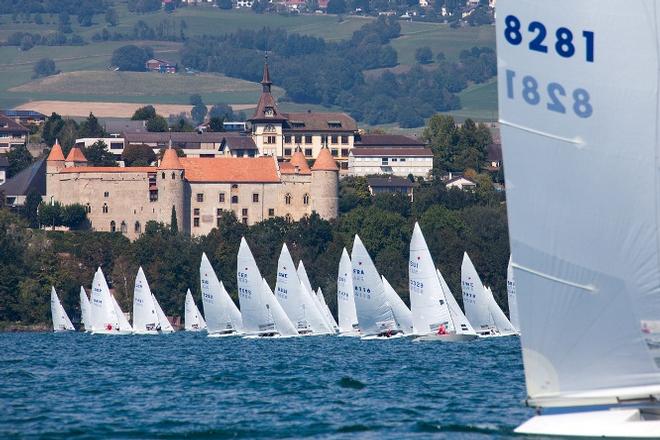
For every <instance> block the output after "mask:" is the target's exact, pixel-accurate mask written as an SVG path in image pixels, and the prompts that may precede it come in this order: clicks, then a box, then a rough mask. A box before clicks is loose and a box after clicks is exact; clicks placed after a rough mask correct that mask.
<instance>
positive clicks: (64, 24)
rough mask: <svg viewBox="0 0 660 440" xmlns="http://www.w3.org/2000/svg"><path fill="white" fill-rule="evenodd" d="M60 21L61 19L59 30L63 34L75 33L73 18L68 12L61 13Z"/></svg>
mask: <svg viewBox="0 0 660 440" xmlns="http://www.w3.org/2000/svg"><path fill="white" fill-rule="evenodd" d="M58 19H59V25H58V28H57V29H58V30H59V31H60V32H61V33H63V34H70V33H71V32H73V29H71V18H70V17H69V14H68V13H67V12H66V11H62V12H60V15H59V16H58Z"/></svg>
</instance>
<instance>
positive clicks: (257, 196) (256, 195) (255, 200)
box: [252, 193, 259, 203]
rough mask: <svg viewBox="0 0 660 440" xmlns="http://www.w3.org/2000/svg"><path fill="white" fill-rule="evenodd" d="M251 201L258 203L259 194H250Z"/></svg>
mask: <svg viewBox="0 0 660 440" xmlns="http://www.w3.org/2000/svg"><path fill="white" fill-rule="evenodd" d="M252 203H259V194H257V193H254V194H252Z"/></svg>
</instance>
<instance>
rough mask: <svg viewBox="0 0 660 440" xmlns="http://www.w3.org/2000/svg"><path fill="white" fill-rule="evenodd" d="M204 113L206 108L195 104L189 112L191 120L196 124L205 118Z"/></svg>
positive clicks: (206, 110) (206, 111)
mask: <svg viewBox="0 0 660 440" xmlns="http://www.w3.org/2000/svg"><path fill="white" fill-rule="evenodd" d="M206 113H208V109H207V108H206V106H205V105H204V104H197V105H195V106H194V107H193V108H192V110H191V111H190V114H191V115H192V117H193V120H194V121H195V122H196V123H198V124H201V123H202V122H204V118H205V117H206Z"/></svg>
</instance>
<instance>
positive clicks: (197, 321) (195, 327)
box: [184, 289, 207, 332]
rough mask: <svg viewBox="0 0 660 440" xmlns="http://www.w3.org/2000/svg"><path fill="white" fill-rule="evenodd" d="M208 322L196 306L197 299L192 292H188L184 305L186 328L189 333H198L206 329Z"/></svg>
mask: <svg viewBox="0 0 660 440" xmlns="http://www.w3.org/2000/svg"><path fill="white" fill-rule="evenodd" d="M206 327H207V326H206V322H204V318H203V317H202V314H201V313H200V312H199V309H198V308H197V304H195V299H194V298H193V296H192V293H191V292H190V289H188V290H187V291H186V303H185V305H184V328H185V329H186V331H189V332H197V331H201V330H204V329H206Z"/></svg>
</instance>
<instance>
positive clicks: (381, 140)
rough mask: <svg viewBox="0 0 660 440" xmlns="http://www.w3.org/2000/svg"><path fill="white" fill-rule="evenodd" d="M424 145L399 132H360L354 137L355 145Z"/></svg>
mask: <svg viewBox="0 0 660 440" xmlns="http://www.w3.org/2000/svg"><path fill="white" fill-rule="evenodd" d="M363 146H364V147H425V146H426V144H425V143H424V142H423V141H421V140H419V139H417V138H412V137H409V136H403V135H400V134H361V135H359V136H357V137H356V138H355V147H363Z"/></svg>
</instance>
